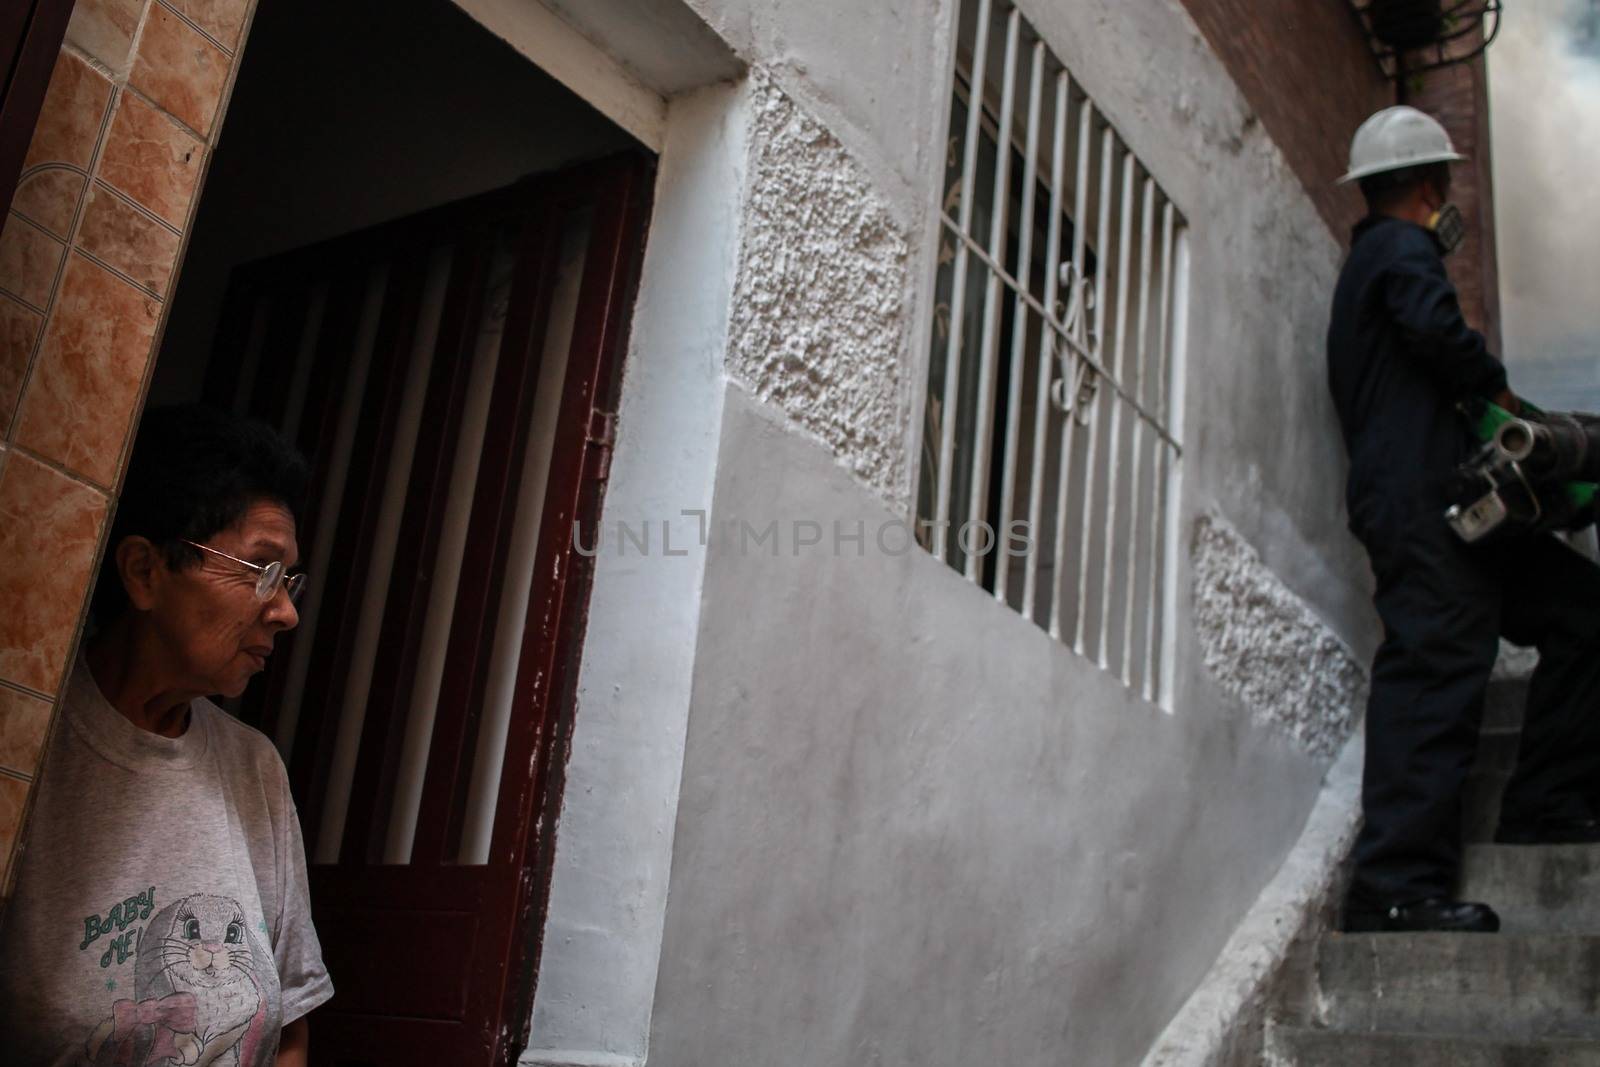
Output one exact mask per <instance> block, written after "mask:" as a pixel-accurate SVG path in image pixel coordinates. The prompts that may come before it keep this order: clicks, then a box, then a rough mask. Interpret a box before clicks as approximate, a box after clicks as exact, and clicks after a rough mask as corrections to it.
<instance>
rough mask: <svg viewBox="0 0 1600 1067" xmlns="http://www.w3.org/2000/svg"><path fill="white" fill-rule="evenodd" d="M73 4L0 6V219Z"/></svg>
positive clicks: (42, 1)
mask: <svg viewBox="0 0 1600 1067" xmlns="http://www.w3.org/2000/svg"><path fill="white" fill-rule="evenodd" d="M72 3H73V0H4V2H0V78H3V79H4V80H3V81H0V220H3V219H4V218H5V213H6V212H7V211H10V210H11V197H12V196H13V195H14V194H15V193H16V191H17V179H18V178H19V177H20V176H21V174H22V161H23V159H25V158H26V157H27V154H28V144H29V142H31V141H32V140H33V130H34V127H35V126H37V125H38V123H39V109H40V108H41V107H42V106H43V105H44V94H45V90H46V89H48V88H49V87H50V72H51V71H53V70H55V66H56V57H57V56H58V55H59V54H60V53H61V42H62V41H63V40H64V39H65V38H66V35H67V20H69V19H70V18H71V17H72Z"/></svg>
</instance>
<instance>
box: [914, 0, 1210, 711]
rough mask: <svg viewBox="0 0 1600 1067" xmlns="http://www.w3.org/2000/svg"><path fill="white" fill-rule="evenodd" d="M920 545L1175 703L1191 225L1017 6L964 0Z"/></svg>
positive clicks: (943, 209)
mask: <svg viewBox="0 0 1600 1067" xmlns="http://www.w3.org/2000/svg"><path fill="white" fill-rule="evenodd" d="M958 32H959V36H958V39H957V47H956V49H955V56H954V63H953V69H952V73H951V85H952V88H951V101H950V125H949V138H948V141H947V151H946V153H945V161H944V172H943V184H942V186H941V188H942V190H943V197H942V202H941V204H940V216H941V218H940V227H939V249H938V273H937V277H936V280H935V297H934V309H933V319H934V321H933V328H932V330H931V332H930V336H931V346H932V350H931V352H930V358H929V370H928V394H927V403H926V407H925V412H924V422H923V439H922V448H921V456H920V460H919V463H920V476H919V480H918V493H917V515H918V520H919V521H918V527H917V529H918V540H919V542H920V543H921V544H922V545H923V547H924V548H926V549H927V550H928V551H929V552H931V553H933V554H934V555H936V556H938V557H939V558H940V559H942V560H944V561H945V562H947V563H948V564H949V565H950V566H951V567H953V568H955V569H956V570H958V571H960V572H961V573H962V574H964V575H965V576H966V577H967V578H968V580H970V581H972V582H973V583H975V584H977V585H979V586H981V587H982V588H983V589H985V590H986V591H988V592H989V593H991V594H992V595H993V596H994V597H995V598H996V599H997V600H1000V601H1002V602H1004V603H1006V604H1008V605H1009V606H1011V607H1012V608H1014V609H1015V610H1017V611H1018V612H1020V613H1021V614H1022V615H1023V616H1024V617H1025V618H1027V619H1029V620H1030V621H1032V622H1034V623H1035V624H1037V625H1038V626H1040V627H1042V628H1044V629H1046V630H1047V631H1048V632H1049V633H1050V635H1051V636H1052V637H1054V638H1056V639H1058V640H1060V641H1062V642H1064V643H1066V644H1068V645H1069V646H1071V647H1072V648H1073V649H1075V650H1076V651H1077V652H1078V653H1080V654H1082V655H1085V656H1087V657H1091V658H1093V659H1094V660H1095V661H1096V662H1097V663H1098V664H1099V665H1100V666H1101V667H1102V668H1104V669H1106V670H1109V671H1112V672H1115V673H1117V674H1119V675H1120V677H1121V679H1122V681H1123V682H1124V684H1126V685H1128V686H1129V687H1130V688H1132V689H1134V690H1135V691H1136V692H1138V693H1140V694H1141V695H1142V696H1144V697H1145V698H1146V699H1149V700H1159V701H1160V702H1162V703H1163V704H1166V703H1168V699H1167V697H1168V693H1167V684H1166V683H1167V679H1168V678H1169V676H1170V674H1171V668H1170V665H1169V664H1168V662H1167V654H1168V651H1169V649H1170V645H1171V642H1170V631H1171V617H1172V614H1173V607H1174V604H1173V590H1172V588H1171V584H1172V583H1171V576H1172V571H1173V560H1172V554H1173V551H1174V547H1173V546H1174V545H1175V541H1176V538H1175V532H1176V531H1175V525H1174V518H1173V516H1174V512H1175V505H1176V493H1177V485H1178V478H1179V474H1180V467H1179V464H1180V460H1181V457H1182V454H1183V449H1182V445H1181V443H1180V437H1179V426H1178V423H1177V416H1178V413H1179V412H1180V411H1181V407H1180V405H1179V403H1178V401H1179V398H1180V390H1181V382H1182V352H1183V339H1184V330H1183V324H1184V320H1185V310H1186V304H1187V291H1188V286H1187V263H1188V253H1187V245H1186V235H1185V222H1184V219H1183V217H1182V215H1181V213H1180V212H1179V211H1178V210H1177V208H1176V206H1175V205H1174V204H1173V203H1172V201H1171V200H1170V199H1169V198H1168V197H1167V195H1166V194H1165V193H1164V192H1163V191H1162V189H1161V187H1160V185H1159V184H1158V183H1157V182H1156V180H1155V177H1154V176H1153V175H1152V174H1151V173H1150V172H1149V170H1148V169H1147V168H1146V167H1145V166H1144V165H1143V164H1142V163H1141V162H1140V161H1139V159H1138V158H1137V157H1136V156H1135V155H1134V154H1133V153H1132V151H1131V150H1130V149H1129V148H1128V146H1127V144H1126V143H1125V142H1124V141H1123V139H1122V138H1121V136H1120V135H1119V134H1118V133H1117V131H1116V129H1115V128H1114V127H1113V126H1112V125H1111V123H1110V122H1109V121H1108V120H1107V119H1106V117H1105V116H1104V115H1103V114H1101V113H1100V112H1099V110H1098V109H1097V108H1096V107H1095V105H1094V102H1093V101H1092V100H1090V99H1089V98H1088V96H1087V95H1086V94H1085V93H1084V91H1083V88H1082V87H1081V86H1080V85H1079V84H1078V83H1077V82H1076V81H1075V80H1074V79H1073V77H1072V76H1071V74H1070V72H1068V71H1067V69H1066V68H1065V67H1064V66H1063V65H1062V63H1061V62H1060V60H1059V59H1057V57H1056V56H1055V55H1054V54H1053V53H1052V52H1051V51H1050V49H1049V47H1048V46H1047V45H1046V43H1045V42H1044V40H1043V39H1042V38H1041V37H1040V36H1039V34H1038V33H1037V32H1035V30H1034V29H1033V27H1032V26H1031V25H1030V24H1029V22H1028V21H1027V19H1026V18H1024V17H1023V15H1022V13H1021V12H1020V11H1019V10H1018V9H1017V8H1016V7H1015V6H1014V5H1013V4H1011V3H1010V2H1008V0H963V3H962V4H961V11H960V20H959V31H958Z"/></svg>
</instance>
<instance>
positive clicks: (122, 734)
mask: <svg viewBox="0 0 1600 1067" xmlns="http://www.w3.org/2000/svg"><path fill="white" fill-rule="evenodd" d="M190 711H191V713H190V717H189V727H188V729H187V730H186V731H185V732H184V734H183V736H182V737H177V738H169V737H162V736H160V735H158V734H153V733H150V732H148V731H146V730H141V729H139V728H138V727H137V726H134V725H133V724H132V723H131V722H129V721H128V720H127V719H125V718H123V716H122V715H121V714H119V713H118V712H117V711H116V709H115V708H113V707H111V705H110V704H109V703H107V702H106V699H105V697H104V696H102V695H101V692H100V689H99V687H98V686H97V685H96V684H95V681H94V677H93V675H92V674H91V673H90V672H89V669H88V667H87V665H86V664H85V663H84V662H83V660H82V659H80V660H79V661H78V663H77V664H76V666H75V667H74V670H73V674H72V678H71V680H70V682H69V684H68V690H67V697H66V700H65V701H64V702H63V706H62V721H61V722H60V723H58V724H57V726H56V729H55V732H54V735H53V736H52V738H51V741H50V747H49V751H48V752H47V753H46V756H45V760H44V768H43V772H42V774H41V777H40V782H39V789H38V795H37V798H36V800H35V802H34V809H33V815H32V817H31V819H30V822H29V824H28V847H27V851H26V853H25V854H24V855H23V857H22V862H21V867H20V868H19V871H18V877H17V882H16V893H15V895H14V896H13V898H12V900H11V904H10V907H9V909H8V911H7V913H6V915H5V918H4V923H3V926H0V1060H3V1061H4V1063H5V1064H6V1065H7V1067H34V1065H35V1064H40V1065H43V1064H50V1065H68V1064H70V1065H73V1067H80V1065H84V1064H92V1065H95V1067H99V1065H102V1064H106V1065H112V1064H114V1065H132V1067H143V1065H146V1064H149V1065H157V1064H159V1065H162V1067H165V1065H167V1064H169V1063H171V1064H181V1065H190V1064H213V1063H214V1064H219V1065H226V1067H271V1064H272V1063H273V1062H274V1059H275V1057H276V1055H277V1049H278V1036H279V1033H280V1031H281V1030H282V1028H283V1024H284V1023H286V1022H293V1021H294V1020H295V1019H298V1018H300V1017H301V1016H302V1015H304V1014H305V1013H306V1012H308V1011H310V1010H311V1009H312V1008H314V1007H316V1006H317V1005H318V1004H321V1003H322V1002H323V1001H325V1000H327V999H328V998H329V997H330V996H332V995H333V984H332V983H331V982H330V981H329V980H328V973H327V971H326V970H325V969H324V968H323V965H322V949H321V946H319V945H318V943H317V933H316V930H315V929H314V928H313V927H312V925H311V907H310V901H309V898H308V896H307V892H306V866H305V849H304V847H303V846H302V844H301V841H300V820H299V818H298V816H297V815H296V814H295V808H294V801H293V800H292V799H291V798H290V796H289V782H288V777H287V776H286V775H285V773H284V769H283V761H282V760H280V759H279V758H278V753H277V751H276V750H275V749H274V748H273V747H272V745H271V743H270V742H269V741H268V740H267V739H266V738H265V737H263V736H262V735H261V734H260V733H258V732H257V731H255V730H252V729H251V728H250V727H248V726H245V725H244V724H243V723H240V722H239V721H237V720H236V719H234V718H232V717H231V716H229V715H228V714H227V713H226V712H224V711H222V710H221V709H220V708H218V707H217V706H216V705H215V704H212V703H211V702H210V701H208V700H196V701H194V702H193V703H192V704H191V705H190Z"/></svg>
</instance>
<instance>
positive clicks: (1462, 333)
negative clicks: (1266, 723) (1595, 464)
mask: <svg viewBox="0 0 1600 1067" xmlns="http://www.w3.org/2000/svg"><path fill="white" fill-rule="evenodd" d="M1328 382H1329V386H1330V387H1331V389H1332V391H1333V399H1334V404H1335V406H1336V407H1337V409H1338V413H1339V421H1340V424H1341V426H1342V428H1343V431H1344V439H1345V446H1346V448H1347V450H1348V452H1349V456H1350V476H1349V483H1348V486H1347V491H1346V500H1347V503H1348V506H1349V512H1350V529H1351V531H1352V532H1353V533H1354V534H1355V535H1356V537H1357V538H1359V539H1360V541H1361V543H1362V544H1363V545H1364V546H1365V547H1366V550H1367V555H1368V557H1369V558H1370V560H1371V562H1372V570H1373V574H1374V576H1375V577H1376V579H1377V592H1376V594H1375V597H1374V602H1375V605H1376V607H1377V609H1378V614H1379V616H1380V617H1381V618H1382V620H1383V630H1384V635H1383V642H1382V644H1381V645H1380V646H1379V648H1378V652H1377V655H1376V656H1375V657H1374V659H1373V664H1372V692H1371V697H1370V699H1369V701H1368V704H1367V725H1366V730H1367V734H1366V764H1365V770H1364V774H1363V780H1362V793H1361V800H1362V808H1363V812H1364V815H1365V824H1364V826H1363V827H1362V830H1361V833H1360V836H1359V837H1358V838H1357V841H1356V845H1355V850H1354V857H1355V872H1354V880H1353V883H1352V886H1351V899H1352V900H1354V901H1360V902H1362V903H1365V904H1373V905H1389V904H1395V903H1408V902H1412V901H1417V900H1421V899H1423V898H1427V897H1451V896H1453V895H1454V892H1455V879H1456V869H1457V866H1458V864H1459V860H1460V854H1461V794H1462V788H1463V785H1464V782H1465V779H1466V776H1467V772H1468V770H1469V769H1470V767H1471V764H1472V761H1473V757H1474V754H1475V749H1476V743H1477V729H1478V724H1479V720H1480V718H1481V716H1482V712H1483V697H1484V691H1485V689H1486V687H1487V684H1488V679H1489V673H1490V670H1491V669H1492V667H1493V665H1494V661H1495V656H1496V652H1497V649H1498V638H1499V637H1500V636H1502V635H1503V636H1505V637H1506V638H1507V639H1508V640H1510V641H1512V642H1514V643H1516V644H1520V645H1532V646H1536V647H1537V648H1538V649H1539V653H1540V660H1539V667H1538V669H1537V670H1536V672H1535V673H1534V676H1533V679H1532V683H1531V690H1530V693H1529V697H1528V708H1527V716H1526V724H1525V726H1524V729H1523V737H1522V742H1521V749H1520V751H1519V753H1518V760H1517V768H1516V771H1515V773H1514V774H1513V776H1512V779H1511V782H1510V783H1509V785H1508V786H1507V789H1506V794H1505V801H1504V805H1503V807H1502V814H1501V826H1502V828H1506V827H1509V826H1527V825H1535V824H1545V823H1546V821H1547V820H1567V819H1583V818H1586V817H1589V816H1591V815H1592V814H1593V812H1594V810H1595V809H1594V800H1595V794H1596V792H1597V783H1596V776H1597V774H1600V567H1596V566H1595V565H1594V564H1592V563H1590V562H1589V561H1588V560H1586V559H1585V558H1583V557H1582V556H1580V555H1579V554H1578V553H1576V552H1574V551H1573V550H1571V549H1570V548H1569V547H1567V546H1566V545H1565V544H1564V543H1562V542H1561V541H1559V540H1558V539H1556V538H1555V537H1553V536H1550V535H1528V536H1522V537H1516V538H1510V539H1506V540H1503V541H1497V542H1494V543H1492V544H1489V545H1485V546H1477V547H1469V546H1467V545H1466V544H1464V543H1462V542H1461V541H1459V540H1458V539H1457V538H1456V537H1455V535H1454V534H1453V533H1452V532H1451V530H1450V529H1449V527H1448V526H1447V525H1446V524H1445V522H1444V518H1443V512H1444V510H1445V508H1446V507H1447V506H1448V503H1449V501H1448V499H1447V498H1448V492H1449V484H1450V480H1451V475H1452V473H1453V471H1454V469H1455V467H1456V465H1457V464H1459V463H1460V462H1461V461H1462V460H1464V459H1465V458H1467V457H1468V456H1469V455H1470V454H1471V452H1472V451H1473V449H1474V447H1475V442H1474V441H1473V439H1472V437H1471V434H1470V432H1469V429H1468V425H1467V421H1466V419H1465V418H1464V417H1463V416H1462V414H1461V413H1460V412H1459V411H1458V410H1457V408H1456V406H1455V405H1456V402H1457V401H1458V400H1459V399H1462V398H1470V397H1479V398H1489V397H1492V396H1493V395H1494V394H1496V393H1497V392H1499V391H1500V390H1501V389H1504V388H1505V386H1506V374H1505V367H1504V366H1503V365H1502V364H1501V362H1500V361H1499V360H1498V359H1496V358H1495V357H1494V356H1493V355H1492V354H1491V353H1490V352H1489V350H1488V347H1487V345H1486V344H1485V341H1484V338H1483V335H1482V334H1480V333H1478V332H1477V331H1476V330H1473V329H1471V328H1470V327H1469V326H1468V325H1467V324H1466V321H1465V320H1464V319H1463V318H1462V315H1461V308H1460V305H1459V302H1458V300H1457V297H1456V291H1455V287H1454V286H1453V285H1451V283H1450V280H1449V278H1448V276H1447V275H1446V273H1445V268H1444V262H1443V259H1442V256H1441V253H1440V250H1439V247H1438V245H1437V243H1436V242H1435V240H1434V237H1433V235H1432V233H1431V232H1430V231H1428V230H1427V229H1425V228H1424V227H1422V226H1418V225H1416V224H1415V223H1412V222H1408V221H1405V220H1402V219H1396V218H1389V217H1383V216H1373V217H1369V218H1367V219H1365V220H1363V221H1362V222H1361V223H1360V224H1358V225H1357V226H1356V228H1355V231H1354V235H1353V238H1352V242H1351V249H1350V256H1349V258H1348V260H1347V261H1346V263H1345V266H1344V269H1343V271H1342V273H1341V274H1340V276H1339V284H1338V287H1337V289H1336V290H1335V293H1334V298H1333V313H1332V320H1331V323H1330V325H1329V329H1328Z"/></svg>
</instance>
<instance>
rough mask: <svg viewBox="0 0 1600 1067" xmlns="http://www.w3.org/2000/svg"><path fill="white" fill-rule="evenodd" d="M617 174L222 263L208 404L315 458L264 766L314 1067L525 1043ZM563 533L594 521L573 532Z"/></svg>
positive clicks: (634, 239) (619, 205) (623, 207)
mask: <svg viewBox="0 0 1600 1067" xmlns="http://www.w3.org/2000/svg"><path fill="white" fill-rule="evenodd" d="M651 173H652V172H651V166H650V163H649V162H648V160H646V159H643V158H640V157H636V156H632V155H630V156H626V157H622V158H616V159H611V160H607V161H604V162H601V163H597V164H591V165H586V166H583V167H580V168H577V169H574V170H571V171H567V172H563V173H561V174H558V175H555V176H550V177H541V178H538V179H535V180H531V181H528V182H525V183H522V184H520V185H518V186H516V187H514V188H512V189H508V190H504V191H501V192H498V193H494V194H491V195H488V196H485V197H479V198H476V199H474V200H471V201H467V202H464V203H461V204H455V205H450V206H448V207H446V208H441V209H438V210H436V211H432V212H428V213H426V214H424V215H420V216H416V217H414V218H410V219H404V220H400V221H399V222H396V223H391V224H387V225H385V226H382V227H379V228H377V229H374V230H371V231H366V232H363V233H359V234H355V235H352V236H350V237H347V238H341V239H339V240H337V241H333V242H329V243H326V244H323V245H319V246H317V247H315V248H311V249H303V250H299V251H297V252H294V253H292V254H289V255H286V256H279V257H276V258H274V259H272V260H270V261H266V262H263V263H259V264H255V265H252V266H250V267H248V268H244V269H241V271H239V272H238V275H237V277H236V278H235V280H234V282H233V284H232V285H231V287H230V297H229V300H228V304H227V309H226V311H225V313H224V317H223V323H222V328H221V333H220V346H219V350H220V351H222V352H226V353H232V354H234V358H230V359H222V360H219V361H217V362H216V363H214V365H213V372H212V374H211V375H210V377H209V378H208V386H207V387H208V391H209V392H210V393H211V394H212V396H213V397H214V398H216V399H220V400H223V401H226V402H230V403H232V404H234V405H235V406H237V407H239V408H241V409H244V410H248V411H251V412H253V413H255V414H257V415H259V416H261V417H264V418H266V419H268V420H270V421H273V422H275V423H277V424H278V425H280V426H281V427H283V428H284V429H285V430H286V431H287V432H290V433H292V434H293V435H294V436H295V437H296V438H297V439H298V440H299V442H300V443H301V445H302V447H303V448H304V449H305V451H306V452H307V453H308V454H309V455H311V456H313V457H314V466H315V479H314V480H315V489H314V499H313V501H312V504H311V507H310V509H309V515H308V518H307V521H306V523H305V524H304V529H302V531H301V546H302V549H301V551H302V558H303V559H304V560H305V566H306V567H307V569H308V571H309V572H310V573H311V575H312V578H311V585H310V591H309V592H308V594H307V596H306V597H305V599H304V602H303V604H302V622H301V626H300V627H299V628H298V629H297V631H295V632H294V633H293V634H291V635H289V637H290V640H289V642H288V643H287V644H286V645H285V646H283V647H280V649H279V650H278V652H277V653H276V654H275V656H274V660H275V662H274V665H273V668H272V670H271V671H270V672H269V673H268V674H267V675H264V676H263V677H262V678H261V679H258V683H260V684H258V685H257V686H256V687H254V688H253V689H252V691H251V692H250V693H249V694H247V696H246V700H245V706H244V707H243V709H242V713H243V714H244V715H245V717H246V718H247V719H248V718H253V719H255V720H256V721H258V722H260V724H261V725H262V727H263V729H265V730H266V731H267V732H268V733H269V734H270V735H272V736H274V737H275V739H276V740H277V741H278V743H279V746H280V749H282V750H283V751H285V752H286V754H287V759H288V763H289V768H290V777H291V781H292V783H293V786H294V790H295V796H296V802H297V804H298V806H299V809H300V817H301V824H302V826H303V828H304V831H305V837H306V844H307V853H308V858H309V860H310V862H311V890H312V905H313V910H314V912H315V915H316V921H317V930H318V933H319V935H320V937H321V939H322V944H323V949H324V954H325V957H326V959H327V963H328V967H329V971H330V973H331V974H332V977H333V981H334V984H335V987H336V989H337V992H336V994H335V997H334V999H333V1000H332V1001H331V1002H330V1003H329V1004H328V1005H327V1007H325V1008H323V1009H321V1010H319V1011H318V1012H317V1014H316V1016H315V1018H314V1020H313V1026H312V1051H313V1055H312V1061H313V1063H316V1064H338V1065H360V1064H374V1065H383V1067H391V1065H405V1064H429V1065H434V1064H451V1065H462V1067H469V1065H477V1064H484V1065H488V1064H508V1063H511V1062H512V1061H514V1059H515V1056H516V1053H517V1051H519V1050H520V1048H521V1047H522V1045H523V1044H524V1043H525V1038H526V1034H525V1029H524V1028H525V1026H526V1024H527V1019H528V1010H529V1007H530V1005H531V1000H532V992H533V986H534V979H535V975H536V973H537V968H538V957H539V944H540V940H539V939H540V936H541V933H542V926H543V914H544V905H545V894H546V888H547V885H548V869H549V861H550V853H551V843H552V832H553V828H554V825H555V818H554V815H555V812H554V811H553V809H552V807H551V805H552V803H553V801H554V798H556V797H558V796H559V785H560V778H561V773H562V766H563V760H564V756H565V751H566V748H565V738H566V734H567V725H568V723H569V722H570V718H571V715H572V713H573V706H572V705H573V689H574V683H575V678H576V669H575V668H576V665H577V661H578V653H579V645H580V643H581V638H582V631H583V620H584V610H585V605H586V602H587V591H588V580H589V573H590V565H591V564H590V560H589V559H587V558H585V557H584V556H583V555H582V554H581V553H579V552H577V551H575V547H574V544H573V538H574V524H575V523H577V524H578V525H579V526H580V527H582V526H584V525H585V524H592V523H593V522H594V521H595V516H596V514H597V508H598V503H599V499H600V493H601V491H602V489H603V484H604V479H605V476H606V471H607V468H608V463H609V451H610V441H611V432H610V431H611V426H612V421H613V420H612V415H611V412H612V411H613V410H614V405H615V395H616V388H617V373H618V364H619V360H620V357H621V355H622V349H623V341H624V337H625V333H626V326H627V320H628V316H629V314H630V311H631V297H632V293H633V289H634V282H635V273H636V268H637V264H638V262H639V258H640V253H641V251H642V243H643V233H644V225H645V220H646V215H647V204H648V190H649V185H650V178H651ZM583 536H584V537H585V538H586V542H585V543H591V544H592V543H594V542H593V541H592V537H593V531H592V530H588V529H586V530H585V532H584V534H583Z"/></svg>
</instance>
